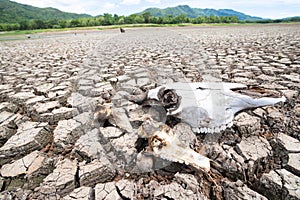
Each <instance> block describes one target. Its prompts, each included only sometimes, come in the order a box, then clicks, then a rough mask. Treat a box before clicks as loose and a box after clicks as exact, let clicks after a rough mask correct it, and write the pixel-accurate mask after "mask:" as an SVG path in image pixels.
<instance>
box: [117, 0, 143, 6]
mask: <svg viewBox="0 0 300 200" xmlns="http://www.w3.org/2000/svg"><path fill="white" fill-rule="evenodd" d="M140 2H141V0H123V1H122V2H121V4H125V5H137V4H139V3H140Z"/></svg>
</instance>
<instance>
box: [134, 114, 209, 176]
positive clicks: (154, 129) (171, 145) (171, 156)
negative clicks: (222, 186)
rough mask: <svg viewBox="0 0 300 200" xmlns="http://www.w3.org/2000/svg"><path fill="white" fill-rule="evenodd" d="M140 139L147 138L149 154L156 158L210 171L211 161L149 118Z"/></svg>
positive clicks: (141, 131)
mask: <svg viewBox="0 0 300 200" xmlns="http://www.w3.org/2000/svg"><path fill="white" fill-rule="evenodd" d="M138 133H139V137H143V138H147V139H148V142H149V148H148V150H147V151H148V152H149V153H152V154H153V155H154V156H156V157H159V158H162V159H165V160H168V161H171V162H179V163H184V164H186V165H191V166H193V167H195V168H196V169H200V170H205V171H207V172H208V171H209V170H210V160H209V158H207V157H205V156H202V155H201V154H199V153H197V152H195V151H194V150H192V149H191V148H190V147H188V146H186V145H185V144H183V143H182V142H181V141H180V139H179V137H178V135H177V134H175V133H174V132H173V130H172V129H171V128H170V127H169V126H167V125H165V124H163V123H159V122H156V121H154V120H153V119H151V118H148V119H147V120H146V121H145V122H144V123H143V125H142V126H140V128H139V131H138Z"/></svg>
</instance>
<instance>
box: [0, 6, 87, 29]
mask: <svg viewBox="0 0 300 200" xmlns="http://www.w3.org/2000/svg"><path fill="white" fill-rule="evenodd" d="M85 17H91V16H90V15H86V14H75V13H67V12H62V11H60V10H57V9H55V8H37V7H33V6H29V5H23V4H19V3H16V2H12V1H9V0H0V23H7V24H17V23H21V24H22V22H23V23H24V22H26V21H29V20H34V19H35V20H40V21H43V22H45V21H51V20H54V21H55V20H58V19H61V20H70V19H78V18H85Z"/></svg>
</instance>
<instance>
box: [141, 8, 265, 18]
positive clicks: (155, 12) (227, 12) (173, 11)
mask: <svg viewBox="0 0 300 200" xmlns="http://www.w3.org/2000/svg"><path fill="white" fill-rule="evenodd" d="M146 12H149V13H151V15H152V16H155V17H165V16H168V15H173V16H174V17H176V16H178V15H180V14H185V15H186V16H187V17H190V18H196V17H200V16H211V15H214V16H237V17H238V19H239V20H262V18H260V17H253V16H250V15H246V14H244V13H241V12H237V11H235V10H231V9H219V10H215V9H208V8H206V9H201V8H191V7H189V6H187V5H180V6H176V7H169V8H165V9H160V8H147V9H146V10H144V11H142V12H140V13H138V14H142V13H146Z"/></svg>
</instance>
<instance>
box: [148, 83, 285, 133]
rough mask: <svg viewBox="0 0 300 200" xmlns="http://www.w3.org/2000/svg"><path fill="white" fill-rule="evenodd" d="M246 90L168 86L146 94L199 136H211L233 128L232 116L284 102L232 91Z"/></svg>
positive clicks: (217, 85)
mask: <svg viewBox="0 0 300 200" xmlns="http://www.w3.org/2000/svg"><path fill="white" fill-rule="evenodd" d="M242 88H247V86H246V85H243V84H239V83H224V82H195V83H181V82H177V83H171V84H166V85H162V86H159V87H157V88H155V89H152V90H150V91H149V92H148V96H147V98H148V99H155V100H157V101H159V102H160V103H161V104H162V105H163V106H164V107H165V108H166V110H167V115H172V116H176V117H177V118H180V119H181V120H182V121H184V122H186V123H188V124H189V125H190V126H191V127H192V128H193V131H195V132H198V133H214V132H220V131H222V130H225V129H226V127H230V126H232V120H233V118H234V115H235V114H236V113H237V112H239V111H241V110H244V109H248V108H255V107H260V106H266V105H273V104H276V103H278V102H284V101H285V100H286V98H285V97H281V98H269V97H262V98H253V97H250V96H247V95H243V94H239V93H237V92H234V91H233V89H242Z"/></svg>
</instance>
